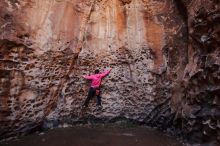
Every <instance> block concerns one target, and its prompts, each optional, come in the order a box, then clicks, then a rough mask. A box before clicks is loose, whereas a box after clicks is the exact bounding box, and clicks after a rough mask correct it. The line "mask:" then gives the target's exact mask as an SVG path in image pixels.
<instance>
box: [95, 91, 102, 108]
mask: <svg viewBox="0 0 220 146" xmlns="http://www.w3.org/2000/svg"><path fill="white" fill-rule="evenodd" d="M96 98H97V106H101V96H100V89H96Z"/></svg>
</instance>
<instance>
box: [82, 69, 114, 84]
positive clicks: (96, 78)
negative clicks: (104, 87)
mask: <svg viewBox="0 0 220 146" xmlns="http://www.w3.org/2000/svg"><path fill="white" fill-rule="evenodd" d="M110 71H111V69H110V70H107V71H105V72H103V73H99V74H94V75H89V76H83V77H84V78H86V79H88V80H92V83H91V87H93V88H97V87H99V86H100V85H101V81H102V78H103V77H105V76H107V75H108V74H109V73H110Z"/></svg>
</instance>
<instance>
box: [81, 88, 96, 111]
mask: <svg viewBox="0 0 220 146" xmlns="http://www.w3.org/2000/svg"><path fill="white" fill-rule="evenodd" d="M93 96H94V89H93V88H89V92H88V96H87V98H86V100H85V102H84V104H83V106H85V107H88V105H89V101H90V99H91V98H92V97H93Z"/></svg>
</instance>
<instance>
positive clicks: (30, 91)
mask: <svg viewBox="0 0 220 146" xmlns="http://www.w3.org/2000/svg"><path fill="white" fill-rule="evenodd" d="M219 26H220V25H219V1H218V0H214V1H209V2H206V1H204V0H195V1H190V0H183V1H178V0H172V1H171V0H4V1H1V2H0V27H1V31H0V49H1V52H0V53H1V54H0V62H1V64H0V70H1V71H0V85H1V89H0V125H1V127H0V128H1V129H0V131H1V132H0V137H1V138H4V137H7V136H10V135H13V134H16V133H23V132H26V131H29V130H31V129H32V128H35V127H37V126H39V125H41V123H42V121H57V120H60V121H62V120H67V119H68V121H72V122H73V121H80V120H81V119H87V118H88V117H94V118H100V119H105V120H112V119H115V118H119V117H120V118H128V119H132V120H136V121H139V122H144V123H147V124H149V125H152V126H156V127H160V128H163V129H167V128H171V129H172V128H174V127H175V129H179V131H181V132H183V133H185V134H188V135H190V136H192V137H193V138H194V139H198V138H199V139H201V138H202V137H203V136H206V135H208V136H210V137H212V138H214V139H219V133H218V132H219V124H220V123H219V122H220V121H219V113H220V111H219V100H220V99H219V84H218V83H219V82H218V81H219V30H220V29H219ZM109 67H111V68H113V70H112V72H111V73H110V74H109V76H107V77H106V78H105V79H104V80H103V87H102V103H103V110H102V111H101V112H100V111H96V110H95V100H94V101H92V102H91V103H90V105H89V106H90V107H89V109H88V110H86V111H82V110H81V109H80V107H81V105H82V103H83V101H84V100H85V98H86V96H87V90H88V86H89V83H88V82H87V81H86V80H84V79H83V78H82V75H85V74H90V73H93V71H94V70H95V69H96V68H99V69H100V70H104V69H105V68H109ZM172 130H173V129H172Z"/></svg>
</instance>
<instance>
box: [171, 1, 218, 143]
mask: <svg viewBox="0 0 220 146" xmlns="http://www.w3.org/2000/svg"><path fill="white" fill-rule="evenodd" d="M188 13H189V14H188V18H189V21H188V25H189V45H188V64H187V66H186V68H185V70H184V76H183V79H182V82H181V83H180V84H181V88H182V89H181V90H180V91H181V93H179V94H178V95H179V99H180V101H174V100H173V102H174V105H175V104H176V103H177V102H179V104H176V105H177V106H175V111H177V114H176V120H177V121H178V122H179V124H181V128H182V130H183V131H184V132H185V133H186V134H187V137H188V138H190V139H194V140H196V139H203V140H204V141H210V140H218V141H220V133H219V132H220V84H219V83H220V79H219V77H220V66H219V65H220V58H219V57H220V51H219V50H220V42H219V41H220V21H219V20H220V1H218V0H214V1H205V0H196V1H192V3H191V4H190V5H189V6H188Z"/></svg>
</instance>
